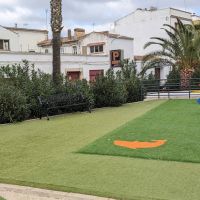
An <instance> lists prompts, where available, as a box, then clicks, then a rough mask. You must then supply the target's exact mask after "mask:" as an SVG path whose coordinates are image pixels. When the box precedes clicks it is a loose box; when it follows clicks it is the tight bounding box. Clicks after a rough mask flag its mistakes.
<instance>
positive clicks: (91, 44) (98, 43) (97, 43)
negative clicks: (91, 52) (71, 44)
mask: <svg viewBox="0 0 200 200" xmlns="http://www.w3.org/2000/svg"><path fill="white" fill-rule="evenodd" d="M100 44H105V42H96V43H89V44H87V46H93V45H100Z"/></svg>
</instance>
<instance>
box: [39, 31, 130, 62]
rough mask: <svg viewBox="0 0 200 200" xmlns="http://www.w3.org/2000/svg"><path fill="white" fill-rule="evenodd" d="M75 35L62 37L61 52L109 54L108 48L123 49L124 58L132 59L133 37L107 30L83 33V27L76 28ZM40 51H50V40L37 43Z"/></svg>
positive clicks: (69, 33)
mask: <svg viewBox="0 0 200 200" xmlns="http://www.w3.org/2000/svg"><path fill="white" fill-rule="evenodd" d="M74 33H75V35H74V36H71V30H69V31H68V37H65V38H62V46H61V53H68V54H78V55H109V54H110V50H116V49H123V51H124V58H129V59H130V60H133V38H131V37H127V36H122V35H119V34H109V33H108V31H103V32H91V33H89V34H85V30H84V29H79V28H76V29H75V30H74ZM38 46H39V48H40V52H45V50H47V51H46V52H48V53H52V42H51V40H44V41H42V42H39V43H38Z"/></svg>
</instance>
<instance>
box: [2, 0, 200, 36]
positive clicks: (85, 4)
mask: <svg viewBox="0 0 200 200" xmlns="http://www.w3.org/2000/svg"><path fill="white" fill-rule="evenodd" d="M150 6H154V7H158V9H163V8H168V7H171V8H176V9H181V10H186V11H189V12H191V13H195V14H196V15H200V1H199V0H167V1H166V0H62V16H63V21H62V25H63V26H64V28H63V30H62V33H61V36H62V37H67V30H68V29H71V30H72V35H73V30H74V28H84V29H85V31H86V33H89V32H92V31H93V30H94V31H107V30H110V29H113V28H114V25H113V24H114V22H115V21H117V20H118V19H120V18H122V17H124V16H126V15H128V14H130V13H132V12H134V11H135V10H136V9H137V8H142V9H143V8H147V9H150ZM46 10H47V11H46ZM46 14H47V17H46ZM50 15H51V13H50V0H0V25H1V26H7V27H14V26H15V23H17V26H18V27H19V28H24V27H26V28H33V29H42V30H48V31H49V38H52V33H51V27H50ZM46 21H47V23H46ZM93 24H94V25H93Z"/></svg>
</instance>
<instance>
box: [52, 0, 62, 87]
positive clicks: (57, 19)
mask: <svg viewBox="0 0 200 200" xmlns="http://www.w3.org/2000/svg"><path fill="white" fill-rule="evenodd" d="M50 4H51V29H52V33H53V40H52V41H53V82H54V83H55V84H56V85H58V84H59V77H58V75H60V73H61V70H60V46H61V38H60V34H61V30H62V28H63V27H61V26H62V14H61V10H62V0H51V2H50Z"/></svg>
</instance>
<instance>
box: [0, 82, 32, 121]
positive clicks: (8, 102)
mask: <svg viewBox="0 0 200 200" xmlns="http://www.w3.org/2000/svg"><path fill="white" fill-rule="evenodd" d="M29 114H30V113H29V105H28V104H27V98H26V96H25V95H24V94H23V93H22V92H21V91H20V90H18V89H16V87H15V86H14V85H13V84H12V83H0V124H3V123H10V122H18V121H23V120H25V119H28V117H29Z"/></svg>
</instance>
